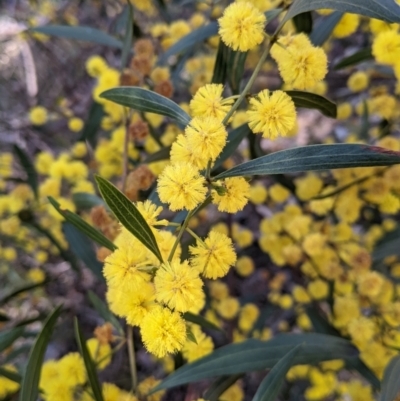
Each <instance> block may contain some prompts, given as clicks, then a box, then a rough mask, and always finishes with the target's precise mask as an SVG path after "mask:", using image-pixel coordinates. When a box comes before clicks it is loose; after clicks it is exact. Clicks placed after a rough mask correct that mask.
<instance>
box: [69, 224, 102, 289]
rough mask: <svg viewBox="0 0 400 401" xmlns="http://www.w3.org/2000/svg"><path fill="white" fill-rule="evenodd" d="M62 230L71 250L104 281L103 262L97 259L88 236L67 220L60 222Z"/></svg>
mask: <svg viewBox="0 0 400 401" xmlns="http://www.w3.org/2000/svg"><path fill="white" fill-rule="evenodd" d="M62 231H63V233H64V236H65V239H66V240H67V242H68V244H69V247H70V249H71V251H72V252H73V253H74V254H75V255H76V256H77V257H78V258H79V259H80V260H82V262H83V263H84V264H85V265H86V266H87V267H88V268H89V269H90V270H91V271H92V272H93V274H94V275H95V276H96V277H97V278H99V279H100V280H102V281H104V277H103V274H102V270H103V264H102V263H100V262H99V261H98V260H97V257H96V253H95V251H94V249H93V243H92V242H91V241H89V239H88V237H87V236H86V235H85V234H83V233H82V231H81V230H80V229H78V228H76V226H75V225H73V224H71V223H69V222H63V223H62Z"/></svg>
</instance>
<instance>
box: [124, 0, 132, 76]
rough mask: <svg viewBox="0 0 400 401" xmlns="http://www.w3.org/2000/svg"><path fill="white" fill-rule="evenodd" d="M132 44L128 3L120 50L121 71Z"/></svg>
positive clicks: (130, 14) (130, 10) (125, 63)
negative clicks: (122, 44) (123, 36)
mask: <svg viewBox="0 0 400 401" xmlns="http://www.w3.org/2000/svg"><path fill="white" fill-rule="evenodd" d="M132 43H133V6H132V4H131V2H130V1H128V18H127V19H126V27H125V38H124V46H123V48H122V55H121V70H123V69H124V68H125V67H126V65H127V63H128V59H129V55H130V53H131V50H132Z"/></svg>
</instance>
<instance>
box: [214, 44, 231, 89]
mask: <svg viewBox="0 0 400 401" xmlns="http://www.w3.org/2000/svg"><path fill="white" fill-rule="evenodd" d="M228 55H229V47H228V46H227V45H226V44H225V43H224V42H223V41H222V40H221V39H220V40H219V44H218V50H217V57H216V58H215V64H214V71H213V76H212V79H211V83H213V84H224V83H225V80H226V76H227V65H228V61H227V60H228Z"/></svg>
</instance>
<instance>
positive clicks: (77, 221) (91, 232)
mask: <svg viewBox="0 0 400 401" xmlns="http://www.w3.org/2000/svg"><path fill="white" fill-rule="evenodd" d="M48 199H49V202H50V203H51V204H52V205H53V207H54V208H55V209H56V210H57V212H58V213H60V214H61V216H63V217H64V219H65V220H67V221H68V222H69V223H71V224H72V225H73V226H75V227H76V228H77V229H78V230H79V231H81V232H82V233H84V234H86V235H87V236H88V237H89V238H91V239H92V240H93V241H95V242H96V243H98V244H99V245H101V246H104V247H105V248H107V249H109V250H110V251H114V250H115V249H117V247H116V246H115V245H114V244H113V243H112V242H111V241H110V240H109V239H108V238H107V237H105V236H104V235H103V234H102V233H101V232H100V231H99V230H97V229H96V228H94V227H92V226H91V225H90V224H89V223H87V222H86V221H85V220H83V219H82V218H81V217H80V216H78V215H77V214H75V213H73V212H71V211H70V210H67V209H61V207H60V204H59V203H58V202H57V201H56V200H55V199H54V198H52V197H51V196H49V197H48Z"/></svg>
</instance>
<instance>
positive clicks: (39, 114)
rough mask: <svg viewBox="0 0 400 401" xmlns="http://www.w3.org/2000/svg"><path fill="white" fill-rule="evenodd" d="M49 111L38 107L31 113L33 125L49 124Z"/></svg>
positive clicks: (30, 118)
mask: <svg viewBox="0 0 400 401" xmlns="http://www.w3.org/2000/svg"><path fill="white" fill-rule="evenodd" d="M47 118H48V116H47V110H46V109H45V108H44V107H42V106H36V107H33V108H32V109H30V111H29V120H30V121H31V123H32V124H33V125H38V126H39V125H44V124H46V122H47Z"/></svg>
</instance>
